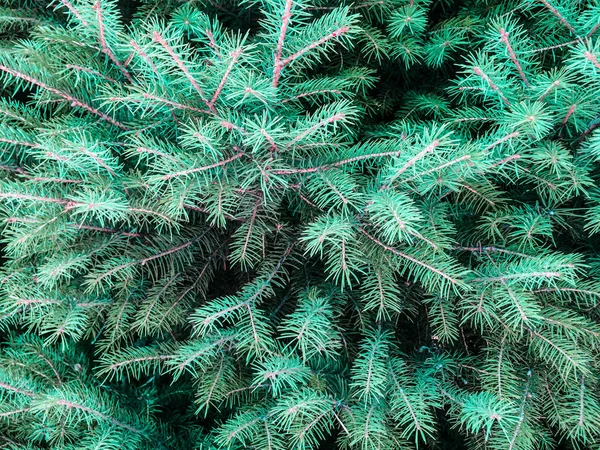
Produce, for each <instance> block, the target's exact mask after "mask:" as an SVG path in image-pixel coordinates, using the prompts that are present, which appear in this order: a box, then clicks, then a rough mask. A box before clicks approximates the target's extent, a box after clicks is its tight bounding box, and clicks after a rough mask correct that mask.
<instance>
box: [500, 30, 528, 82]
mask: <svg viewBox="0 0 600 450" xmlns="http://www.w3.org/2000/svg"><path fill="white" fill-rule="evenodd" d="M500 36H501V37H500V41H502V43H503V44H504V45H505V46H506V50H507V51H508V56H509V57H510V60H511V61H512V62H513V64H514V65H515V67H516V68H517V71H518V72H519V76H520V77H521V79H522V80H523V82H524V83H525V86H527V87H530V86H531V85H530V84H529V81H528V80H527V76H526V75H525V72H523V68H522V67H521V64H520V63H519V60H518V59H517V55H515V52H514V50H513V48H512V46H511V45H510V42H509V41H508V32H507V31H506V30H505V29H504V28H500Z"/></svg>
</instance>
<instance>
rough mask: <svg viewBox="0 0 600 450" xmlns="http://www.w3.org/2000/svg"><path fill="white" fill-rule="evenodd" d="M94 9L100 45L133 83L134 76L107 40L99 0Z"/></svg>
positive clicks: (103, 51)
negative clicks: (117, 56)
mask: <svg viewBox="0 0 600 450" xmlns="http://www.w3.org/2000/svg"><path fill="white" fill-rule="evenodd" d="M92 9H93V10H94V11H96V20H98V28H99V31H100V46H101V47H102V53H104V54H105V55H106V56H108V58H109V59H110V60H111V61H112V62H113V63H114V64H115V66H117V67H118V68H119V70H120V71H121V73H122V74H123V75H124V76H125V78H127V81H129V82H130V83H133V78H131V75H130V74H129V72H128V71H127V69H125V67H124V66H123V64H121V62H120V61H119V60H118V59H117V58H116V57H115V54H114V53H113V52H112V50H111V49H110V47H109V46H108V43H107V42H106V36H105V33H106V31H105V29H104V20H103V17H102V7H101V6H100V1H99V0H97V1H96V3H94V6H93V7H92Z"/></svg>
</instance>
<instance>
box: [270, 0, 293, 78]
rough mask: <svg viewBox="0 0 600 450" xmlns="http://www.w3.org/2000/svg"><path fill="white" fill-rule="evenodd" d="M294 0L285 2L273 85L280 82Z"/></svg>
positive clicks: (276, 52)
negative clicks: (284, 48) (282, 56)
mask: <svg viewBox="0 0 600 450" xmlns="http://www.w3.org/2000/svg"><path fill="white" fill-rule="evenodd" d="M293 4H294V2H293V0H287V1H286V2H285V8H284V10H283V16H282V17H281V28H280V30H279V39H278V40H277V48H276V49H275V63H274V68H273V87H277V85H278V84H279V77H280V76H281V69H282V68H283V66H282V64H281V53H282V51H283V41H284V40H285V35H286V33H287V28H288V24H289V23H290V19H291V18H292V12H291V11H292V5H293Z"/></svg>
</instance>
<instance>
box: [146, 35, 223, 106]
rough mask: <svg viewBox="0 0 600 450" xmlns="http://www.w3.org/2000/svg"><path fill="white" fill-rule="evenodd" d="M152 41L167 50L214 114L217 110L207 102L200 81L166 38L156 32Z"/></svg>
mask: <svg viewBox="0 0 600 450" xmlns="http://www.w3.org/2000/svg"><path fill="white" fill-rule="evenodd" d="M152 40H153V41H154V42H157V43H158V44H160V45H161V46H162V47H163V48H164V49H165V51H166V52H167V53H168V54H169V56H170V57H171V59H172V60H173V62H174V63H175V64H176V65H177V67H179V70H181V72H182V73H183V74H184V75H185V77H186V78H187V79H188V80H189V82H190V83H191V85H192V86H193V87H194V89H195V90H196V92H197V93H198V94H199V95H200V98H201V99H202V101H203V102H204V104H205V105H206V106H207V107H208V109H209V110H210V111H211V112H213V113H214V112H215V110H214V108H213V107H212V105H211V104H210V102H209V101H208V100H206V96H205V95H204V91H203V90H202V88H201V87H200V85H199V84H198V81H196V79H195V78H194V77H193V76H192V74H191V72H190V71H189V69H188V68H187V66H186V65H185V63H184V62H183V61H182V60H181V58H180V57H179V56H178V55H177V53H175V51H174V50H173V48H171V46H170V45H169V43H168V42H167V41H166V40H165V38H163V37H162V35H161V34H160V33H159V32H158V31H155V32H154V33H153V34H152Z"/></svg>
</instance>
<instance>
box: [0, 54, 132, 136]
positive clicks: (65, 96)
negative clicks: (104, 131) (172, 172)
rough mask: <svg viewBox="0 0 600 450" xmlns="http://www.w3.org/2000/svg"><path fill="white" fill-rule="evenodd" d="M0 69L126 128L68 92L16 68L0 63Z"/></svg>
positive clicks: (124, 128)
mask: <svg viewBox="0 0 600 450" xmlns="http://www.w3.org/2000/svg"><path fill="white" fill-rule="evenodd" d="M0 70H2V71H3V72H6V73H8V74H10V75H12V76H14V77H17V78H20V79H22V80H24V81H27V82H28V83H31V84H33V85H35V86H38V87H41V88H42V89H45V90H47V91H48V92H51V93H53V94H55V95H58V96H59V97H61V98H63V99H65V100H67V101H69V102H71V106H78V107H80V108H83V109H85V110H86V111H88V112H91V113H92V114H95V115H97V116H99V117H100V118H101V119H103V120H105V121H107V122H108V123H110V124H112V125H115V126H117V127H119V128H121V129H123V130H127V129H128V128H127V127H126V126H125V125H123V124H122V123H121V122H118V121H116V120H115V119H113V118H112V117H110V116H109V115H107V114H105V113H103V112H100V111H98V110H97V109H96V108H94V107H92V106H90V105H88V104H86V103H83V102H82V101H81V100H79V99H77V98H75V97H73V96H72V95H71V94H68V93H66V92H63V91H60V90H58V89H56V88H53V87H51V86H48V85H47V84H46V83H44V82H42V81H39V80H36V79H35V78H33V77H30V76H29V75H25V74H24V73H21V72H17V71H16V70H13V69H11V68H9V67H6V66H3V65H0Z"/></svg>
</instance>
